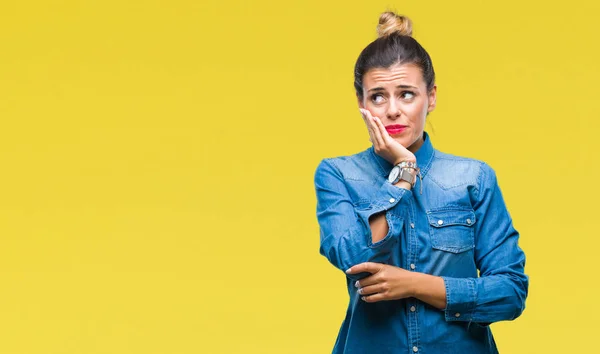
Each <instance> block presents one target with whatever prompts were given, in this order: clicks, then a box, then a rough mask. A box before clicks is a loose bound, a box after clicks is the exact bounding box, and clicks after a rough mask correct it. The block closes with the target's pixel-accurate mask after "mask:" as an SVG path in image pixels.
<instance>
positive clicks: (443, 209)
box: [314, 133, 529, 354]
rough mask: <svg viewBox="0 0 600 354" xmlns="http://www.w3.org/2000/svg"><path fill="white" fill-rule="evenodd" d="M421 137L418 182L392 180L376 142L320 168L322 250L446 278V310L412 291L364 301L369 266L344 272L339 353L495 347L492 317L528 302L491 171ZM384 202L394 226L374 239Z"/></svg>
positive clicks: (506, 316) (343, 259)
mask: <svg viewBox="0 0 600 354" xmlns="http://www.w3.org/2000/svg"><path fill="white" fill-rule="evenodd" d="M424 138H425V142H424V144H423V145H422V146H421V148H420V149H419V150H418V151H417V152H416V153H415V155H416V158H417V163H418V164H419V166H420V168H421V174H422V177H423V179H422V182H421V181H420V180H419V181H417V184H416V186H415V187H414V188H413V189H412V190H407V189H403V188H399V187H396V186H394V185H392V184H391V183H390V182H388V181H387V176H388V174H389V172H390V170H391V169H392V167H393V166H392V164H390V163H389V162H388V161H386V160H385V159H383V158H382V157H380V156H379V155H377V154H376V153H375V151H374V149H373V146H371V147H369V148H368V149H366V150H364V151H362V152H359V153H357V154H354V155H350V156H340V157H333V158H325V159H323V160H322V161H321V162H320V164H319V165H318V167H317V169H316V172H315V175H314V182H315V189H316V194H317V219H318V222H319V227H320V250H319V251H320V253H321V254H322V255H323V256H325V257H326V258H327V259H328V260H329V262H331V264H333V265H334V266H335V267H337V268H338V269H340V270H341V271H345V270H346V269H348V268H350V267H351V266H353V265H356V264H359V263H362V262H367V261H369V262H378V263H385V264H390V265H393V266H396V267H401V268H404V269H407V270H409V271H415V272H422V273H427V274H433V275H437V276H440V277H442V278H443V280H444V284H445V287H446V301H447V306H446V308H445V309H444V310H439V309H436V308H434V307H433V306H430V305H429V304H427V303H424V302H422V301H419V300H417V299H415V298H407V299H402V300H389V301H380V302H375V303H367V302H365V301H363V300H361V298H360V295H359V294H358V293H357V288H356V287H355V286H354V282H355V281H356V280H357V279H361V278H364V277H366V276H368V275H370V274H368V273H361V274H355V275H347V274H346V273H343V274H344V276H345V277H346V284H347V287H348V294H349V295H350V299H349V304H348V310H347V312H346V317H345V319H344V321H343V323H342V326H341V328H340V331H339V334H338V336H337V339H336V342H335V346H334V348H333V353H345V354H352V353H376V354H385V353H390V354H391V353H394V354H395V353H413V354H414V353H444V354H451V353H461V354H464V353H468V354H475V353H497V352H498V350H497V348H496V344H495V342H494V338H493V336H492V333H491V330H490V327H489V324H491V323H493V322H496V321H502V320H513V319H515V318H517V317H518V316H519V315H520V314H521V312H522V311H523V309H524V308H525V299H526V297H527V291H528V284H529V278H528V276H527V275H525V274H524V266H525V254H524V253H523V251H522V250H521V248H520V247H519V245H518V238H519V233H518V232H517V231H516V230H515V228H514V227H513V224H512V219H511V217H510V215H509V213H508V211H507V208H506V206H505V203H504V200H503V197H502V194H501V191H500V189H499V187H498V183H497V181H496V174H495V172H494V170H493V169H492V168H491V167H490V166H489V165H487V164H486V163H484V162H481V161H477V160H474V159H470V158H464V157H458V156H454V155H450V154H446V153H442V152H440V151H438V150H436V149H434V148H433V146H432V144H431V141H430V138H429V135H428V134H427V133H424ZM421 184H422V185H421ZM421 188H422V193H421ZM381 211H385V212H386V219H387V222H388V226H389V232H388V234H387V235H386V236H385V237H384V238H383V239H382V240H380V241H377V242H375V243H373V242H372V239H371V230H370V227H369V221H368V220H369V217H370V216H371V215H373V214H376V213H379V212H381ZM478 272H479V274H478ZM413 307H414V308H413ZM413 310H414V311H413Z"/></svg>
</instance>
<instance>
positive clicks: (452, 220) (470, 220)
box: [427, 209, 476, 227]
mask: <svg viewBox="0 0 600 354" xmlns="http://www.w3.org/2000/svg"><path fill="white" fill-rule="evenodd" d="M427 219H428V220H429V225H431V226H433V227H445V226H450V225H464V226H473V224H475V221H476V220H475V213H474V212H473V210H460V209H459V210H457V209H448V210H437V211H430V212H428V213H427Z"/></svg>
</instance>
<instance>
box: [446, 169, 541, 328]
mask: <svg viewBox="0 0 600 354" xmlns="http://www.w3.org/2000/svg"><path fill="white" fill-rule="evenodd" d="M479 180H480V183H479V186H478V194H477V198H476V199H477V200H476V202H475V204H474V209H475V215H476V216H475V217H476V220H477V222H476V223H475V225H474V226H475V263H476V265H477V268H478V269H479V273H480V276H479V277H478V278H453V277H442V278H443V279H444V284H445V287H446V301H447V306H446V309H445V316H446V320H447V321H473V322H479V323H481V324H484V325H486V324H489V323H492V322H496V321H502V320H513V319H515V318H517V317H518V316H519V315H520V314H521V313H522V312H523V310H524V308H525V299H526V298H527V292H528V286H529V277H528V276H527V275H525V273H524V267H525V254H524V253H523V250H521V248H520V247H519V244H518V240H519V233H518V232H517V231H516V230H515V228H514V227H513V224H512V219H511V217H510V215H509V213H508V210H507V208H506V205H505V203H504V199H503V197H502V193H501V192H500V188H499V186H498V183H497V180H496V174H495V172H494V170H493V169H492V168H491V167H489V166H488V165H487V164H482V166H481V172H480V176H479Z"/></svg>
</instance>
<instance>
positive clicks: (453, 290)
mask: <svg viewBox="0 0 600 354" xmlns="http://www.w3.org/2000/svg"><path fill="white" fill-rule="evenodd" d="M442 279H444V286H445V287H446V308H445V309H444V316H445V317H446V321H471V320H472V318H473V310H474V309H475V304H476V302H477V292H476V289H475V280H474V279H469V278H465V279H460V278H449V277H442Z"/></svg>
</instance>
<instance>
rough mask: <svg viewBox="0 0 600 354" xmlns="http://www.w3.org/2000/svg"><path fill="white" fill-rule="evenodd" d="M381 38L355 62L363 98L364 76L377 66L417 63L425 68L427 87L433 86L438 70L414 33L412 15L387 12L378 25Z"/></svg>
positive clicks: (360, 93) (357, 91) (356, 87)
mask: <svg viewBox="0 0 600 354" xmlns="http://www.w3.org/2000/svg"><path fill="white" fill-rule="evenodd" d="M377 30H378V33H379V38H377V39H376V40H374V41H373V42H371V43H370V44H369V45H368V46H366V47H365V49H363V51H362V52H361V53H360V55H359V56H358V59H357V60H356V64H355V66H354V88H355V89H356V94H357V95H358V97H359V98H360V99H362V98H363V87H362V84H363V76H364V75H365V73H366V72H367V71H369V70H370V69H373V68H385V69H387V68H389V67H391V66H393V65H395V64H415V65H417V66H418V67H419V68H420V69H421V73H422V74H423V80H424V81H425V84H426V85H427V91H431V90H432V89H433V85H434V84H435V72H434V71H433V64H432V63H431V58H430V57H429V54H428V53H427V51H426V50H425V48H423V47H422V46H421V45H420V44H419V42H417V41H416V40H415V39H414V38H413V37H411V35H412V22H411V21H410V19H409V18H408V17H405V16H399V15H396V14H395V13H393V12H389V11H388V12H384V13H383V14H381V16H380V17H379V25H378V26H377Z"/></svg>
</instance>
